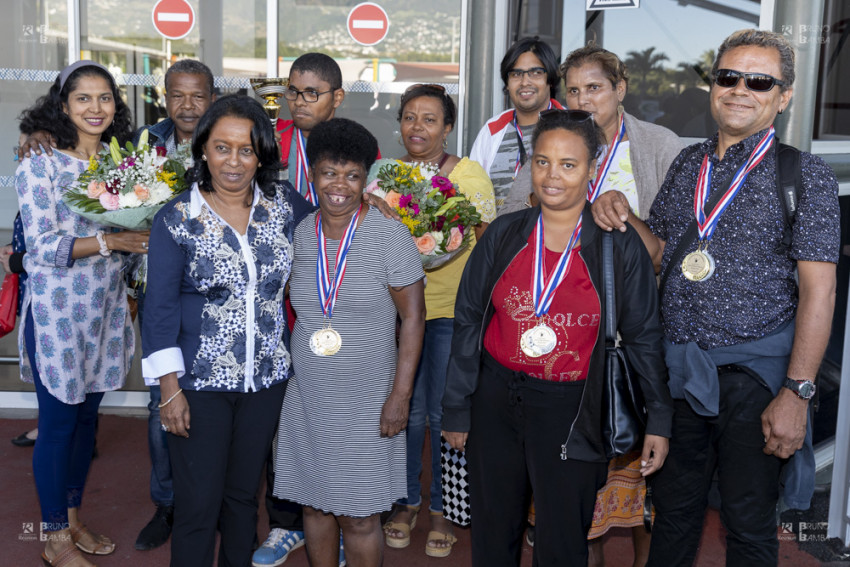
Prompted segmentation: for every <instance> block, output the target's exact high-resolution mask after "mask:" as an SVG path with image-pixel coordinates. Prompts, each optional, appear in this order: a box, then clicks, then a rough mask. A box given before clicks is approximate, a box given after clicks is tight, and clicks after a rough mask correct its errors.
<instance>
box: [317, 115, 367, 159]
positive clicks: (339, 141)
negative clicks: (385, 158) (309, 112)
mask: <svg viewBox="0 0 850 567" xmlns="http://www.w3.org/2000/svg"><path fill="white" fill-rule="evenodd" d="M376 155H378V141H377V140H376V139H375V136H373V135H372V134H371V133H370V132H369V130H367V129H366V128H364V127H363V126H362V125H360V124H358V123H357V122H355V121H353V120H348V119H347V118H331V119H330V120H326V121H325V122H322V123H320V124H318V125H317V126H316V127H315V128H313V129H312V130H311V131H310V137H309V138H308V139H307V159H308V160H309V161H310V163H311V164H313V165H315V164H317V163H319V162H320V161H322V160H325V159H326V160H329V161H332V162H334V163H344V162H347V161H352V162H354V163H358V164H362V165H363V168H364V169H365V170H366V171H369V168H370V167H372V164H373V163H375V156H376Z"/></svg>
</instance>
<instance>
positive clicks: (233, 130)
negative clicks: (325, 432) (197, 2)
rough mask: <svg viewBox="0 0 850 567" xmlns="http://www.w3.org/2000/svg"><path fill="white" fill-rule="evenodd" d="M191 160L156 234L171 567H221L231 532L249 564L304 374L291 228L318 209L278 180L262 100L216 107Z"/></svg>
mask: <svg viewBox="0 0 850 567" xmlns="http://www.w3.org/2000/svg"><path fill="white" fill-rule="evenodd" d="M192 153H193V156H194V159H195V167H194V169H193V170H192V171H191V172H190V175H191V177H192V180H193V181H194V184H193V186H192V188H191V190H190V191H187V192H185V193H184V194H182V195H180V196H178V197H177V198H176V199H174V200H173V201H172V202H170V203H169V204H167V205H166V206H165V207H163V208H162V210H161V211H160V212H159V213H158V214H157V216H156V217H155V218H154V224H153V227H152V228H151V247H150V248H151V250H150V257H149V274H150V277H149V278H148V284H147V293H146V299H145V320H144V325H143V328H142V343H143V350H144V356H145V358H144V359H143V360H142V374H143V375H144V377H145V381H146V382H147V383H148V384H155V383H159V385H160V387H161V388H162V400H163V402H162V404H161V405H160V408H161V417H162V427H163V429H164V430H165V431H167V432H168V433H171V435H169V436H168V444H169V451H170V453H171V467H172V473H173V477H174V529H173V532H172V541H171V564H172V565H174V566H180V567H187V566H193V565H212V564H213V551H214V549H215V538H216V529H218V530H220V531H221V546H220V551H219V561H218V562H219V564H220V565H248V564H250V561H251V553H252V552H253V545H254V539H255V531H256V518H257V501H256V493H257V489H258V488H259V486H258V485H259V481H260V476H261V471H262V470H263V464H264V463H265V459H266V456H267V454H268V449H269V446H270V444H271V441H272V437H273V436H274V432H275V425H276V424H277V419H278V416H279V415H280V408H281V403H282V401H283V394H284V392H285V390H286V380H287V378H289V377H290V375H291V364H290V357H289V352H288V351H287V345H288V344H289V336H288V333H289V331H288V329H287V325H286V315H285V311H284V308H283V292H284V285H285V284H286V281H287V280H288V279H289V271H290V266H291V264H292V244H291V241H292V232H293V229H294V228H295V225H296V224H297V223H298V221H299V220H300V219H301V218H302V217H303V216H304V215H305V214H307V213H309V212H310V211H311V209H312V207H310V206H309V205H308V204H307V202H306V201H304V199H303V198H302V197H300V195H297V194H295V191H294V190H292V188H291V186H289V184H284V185H283V186H279V185H277V184H276V182H275V180H276V179H277V173H278V169H279V167H280V150H279V149H278V146H277V143H276V142H275V138H274V131H273V129H272V126H271V123H270V122H269V119H268V117H267V116H266V114H265V112H264V111H263V108H262V106H260V104H259V103H258V102H256V101H255V100H253V99H251V98H249V97H246V96H227V97H223V98H221V99H219V100H217V101H216V102H215V103H214V104H213V105H212V106H211V107H210V109H209V110H208V111H207V113H206V114H205V115H204V116H203V117H202V118H201V120H200V122H199V124H198V128H197V130H196V131H195V139H194V141H193V143H192ZM281 338H283V339H284V340H281Z"/></svg>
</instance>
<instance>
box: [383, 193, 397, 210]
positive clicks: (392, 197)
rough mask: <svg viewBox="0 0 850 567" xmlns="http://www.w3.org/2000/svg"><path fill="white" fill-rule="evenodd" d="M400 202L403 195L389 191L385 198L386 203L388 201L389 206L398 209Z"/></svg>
mask: <svg viewBox="0 0 850 567" xmlns="http://www.w3.org/2000/svg"><path fill="white" fill-rule="evenodd" d="M400 200H401V194H400V193H396V192H395V191H387V196H386V197H384V201H386V202H387V204H388V205H389V206H390V207H392V208H396V207H398V203H399V201H400Z"/></svg>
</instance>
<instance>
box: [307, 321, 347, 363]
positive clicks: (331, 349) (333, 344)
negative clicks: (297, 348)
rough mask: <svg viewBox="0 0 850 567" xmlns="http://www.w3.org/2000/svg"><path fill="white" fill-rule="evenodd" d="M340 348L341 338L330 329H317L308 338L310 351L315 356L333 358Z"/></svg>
mask: <svg viewBox="0 0 850 567" xmlns="http://www.w3.org/2000/svg"><path fill="white" fill-rule="evenodd" d="M341 346H342V337H341V336H340V335H339V333H337V332H336V330H334V329H332V328H331V327H325V328H322V329H319V330H318V331H316V332H315V333H313V334H312V336H311V337H310V350H312V351H313V353H314V354H316V355H317V356H333V355H335V354H336V353H337V352H339V349H340V347H341Z"/></svg>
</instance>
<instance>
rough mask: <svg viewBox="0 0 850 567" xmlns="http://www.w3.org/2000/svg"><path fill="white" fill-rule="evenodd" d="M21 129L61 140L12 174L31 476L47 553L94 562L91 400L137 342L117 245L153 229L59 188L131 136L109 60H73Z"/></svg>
mask: <svg viewBox="0 0 850 567" xmlns="http://www.w3.org/2000/svg"><path fill="white" fill-rule="evenodd" d="M21 130H22V131H24V132H31V131H34V130H45V131H47V132H49V133H50V135H51V136H53V138H54V139H55V140H56V150H55V151H54V152H53V155H52V156H48V155H46V154H41V155H33V156H32V157H28V158H24V159H23V160H22V161H21V164H20V165H19V166H18V171H17V174H16V175H15V188H16V190H17V193H18V204H19V207H20V211H21V221H22V222H23V227H24V238H25V241H26V249H27V254H26V255H25V256H24V268H25V269H26V271H27V272H28V274H29V279H28V280H27V285H26V290H25V293H24V300H23V305H22V309H21V313H23V314H24V316H23V321H22V324H21V327H20V331H19V335H18V349H19V350H20V353H21V375H22V377H23V379H24V380H25V381H28V382H33V383H34V385H35V391H36V396H37V398H38V406H39V415H38V440H37V441H36V444H35V450H34V453H33V476H34V477H35V485H36V489H37V490H38V498H39V502H40V504H41V515H42V522H43V523H42V526H43V528H42V530H43V531H44V535H46V536H47V545H46V546H45V549H44V553H42V560H43V561H44V563H45V564H46V565H69V566H70V565H73V566H74V567H81V566H83V567H85V566H90V565H91V563H90V562H88V561H87V560H86V559H85V558H84V557H83V556H82V555H80V550H82V551H83V552H85V553H90V554H95V555H106V554H109V553H112V552H113V551H114V550H115V544H114V543H112V541H111V540H110V539H109V538H107V537H105V536H102V535H99V534H96V533H94V532H92V531H90V530H89V529H88V528H86V527H85V526H84V525H83V524H82V523H81V522H80V520H79V518H78V515H77V512H78V508H79V506H80V502H81V500H82V493H83V489H84V487H85V480H86V475H87V474H88V469H89V464H90V463H91V456H92V448H93V447H94V434H95V422H96V420H97V409H98V407H99V406H100V402H101V400H102V399H103V393H104V392H107V391H110V390H117V389H118V388H120V387H121V386H122V385H123V384H124V378H125V376H126V374H127V371H128V370H129V369H130V363H131V362H132V359H133V351H134V348H135V346H134V337H133V325H132V321H131V319H130V314H129V311H128V309H127V299H126V286H125V284H124V279H123V278H122V277H121V269H122V266H123V260H122V256H123V255H121V254H112V251H124V252H137V253H140V254H143V253H145V252H146V247H147V241H148V235H147V233H146V232H130V231H123V232H113V231H111V230H110V231H108V232H107V231H104V230H103V227H101V226H99V225H97V224H96V223H94V222H91V221H89V220H86V219H84V218H82V217H79V216H77V215H75V214H74V213H72V212H71V211H70V210H69V209H68V208H67V207H66V206H65V204H64V203H63V201H62V195H63V194H64V193H65V191H67V190H68V189H69V188H71V187H72V186H73V184H74V182H75V181H76V178H77V176H78V175H79V174H80V173H82V172H83V171H85V169H86V168H87V167H88V165H89V159H90V158H91V157H92V156H94V155H95V154H96V153H97V152H98V151H100V149H101V148H102V147H103V142H104V141H108V140H110V139H111V138H112V136H116V137H117V138H118V140H119V141H120V142H121V143H122V144H123V143H124V141H126V140H128V139H129V138H130V135H131V134H132V129H131V124H130V110H129V109H128V108H127V105H126V104H124V102H123V101H122V100H121V98H120V96H119V94H118V89H117V88H116V86H115V82H114V80H113V79H112V76H111V75H110V74H109V72H108V71H107V70H106V68H104V67H103V66H102V65H99V64H97V63H95V62H93V61H78V62H76V63H74V64H73V65H70V66H68V67H66V68H65V69H64V70H63V71H62V72H61V73H60V74H59V77H58V78H57V79H56V81H54V83H53V85H52V86H51V87H50V90H49V91H48V93H47V95H46V96H43V97H41V98H40V99H38V101H36V103H35V105H33V106H32V107H30V108H29V109H27V110H26V111H25V112H24V113H23V114H22V115H21Z"/></svg>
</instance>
